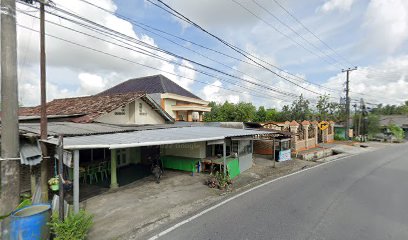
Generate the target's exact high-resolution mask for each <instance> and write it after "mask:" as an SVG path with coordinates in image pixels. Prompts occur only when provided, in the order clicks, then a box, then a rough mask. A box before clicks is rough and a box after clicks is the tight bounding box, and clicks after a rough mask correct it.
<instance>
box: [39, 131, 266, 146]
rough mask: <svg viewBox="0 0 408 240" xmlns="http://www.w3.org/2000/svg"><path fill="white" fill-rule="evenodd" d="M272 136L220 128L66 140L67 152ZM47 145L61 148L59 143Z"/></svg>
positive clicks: (257, 132)
mask: <svg viewBox="0 0 408 240" xmlns="http://www.w3.org/2000/svg"><path fill="white" fill-rule="evenodd" d="M258 134H270V132H266V131H257V130H244V129H234V128H220V127H183V128H168V129H156V130H149V131H136V132H126V133H115V134H103V135H93V136H81V137H67V138H64V148H65V149H91V148H110V149H119V148H128V147H140V146H153V145H165V144H176V143H193V142H202V141H211V140H220V139H224V138H226V137H238V136H251V135H258ZM47 142H49V143H52V144H57V142H58V139H51V140H48V141H47Z"/></svg>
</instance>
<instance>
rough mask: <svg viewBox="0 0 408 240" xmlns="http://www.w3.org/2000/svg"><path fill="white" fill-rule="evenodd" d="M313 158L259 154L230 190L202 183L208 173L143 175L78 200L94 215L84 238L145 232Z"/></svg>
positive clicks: (126, 236)
mask: <svg viewBox="0 0 408 240" xmlns="http://www.w3.org/2000/svg"><path fill="white" fill-rule="evenodd" d="M312 165H316V163H314V162H307V161H302V160H291V161H286V162H282V163H276V167H275V168H273V167H272V166H273V162H272V161H271V160H270V159H267V158H264V157H262V156H257V157H255V159H254V165H253V167H252V168H251V169H250V170H248V171H245V172H244V173H242V174H240V175H239V176H238V177H236V178H235V179H234V181H233V182H234V183H233V188H232V190H230V192H224V191H220V190H217V189H211V188H209V187H207V186H206V185H204V182H205V180H206V179H207V178H208V174H204V173H200V174H194V176H191V173H185V172H179V171H166V172H165V174H164V176H163V179H162V181H161V183H160V184H156V183H155V182H154V179H153V177H147V178H145V179H142V180H139V181H137V182H135V183H133V184H130V185H127V186H124V187H122V188H119V189H117V190H114V191H110V192H107V193H103V194H101V195H98V196H96V197H93V198H90V199H88V200H86V201H84V202H82V206H83V207H84V208H85V209H86V210H87V211H88V212H90V213H91V214H93V215H94V226H93V227H92V229H91V231H90V232H89V236H88V239H101V240H104V239H140V237H141V236H143V235H144V234H146V233H147V232H149V231H151V230H153V229H155V228H157V227H159V226H160V225H162V224H165V223H167V222H169V221H171V220H174V219H177V218H179V217H182V216H185V215H187V214H189V213H192V212H194V211H197V210H199V209H201V208H203V207H205V206H208V205H211V204H212V203H215V202H217V201H219V200H221V199H223V198H225V197H227V196H229V195H230V194H233V193H234V192H236V191H239V190H240V189H241V188H244V187H246V186H249V184H255V183H257V182H259V181H263V180H265V178H268V179H270V178H275V177H279V176H283V175H286V174H288V173H291V172H294V171H298V170H300V169H302V168H304V166H312Z"/></svg>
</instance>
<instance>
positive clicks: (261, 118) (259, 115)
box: [254, 106, 267, 122]
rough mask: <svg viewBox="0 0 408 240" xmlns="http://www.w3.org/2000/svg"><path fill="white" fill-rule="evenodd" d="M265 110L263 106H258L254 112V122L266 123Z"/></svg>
mask: <svg viewBox="0 0 408 240" xmlns="http://www.w3.org/2000/svg"><path fill="white" fill-rule="evenodd" d="M266 114H267V112H266V110H265V107H264V106H260V107H259V108H258V111H256V114H255V118H254V122H266Z"/></svg>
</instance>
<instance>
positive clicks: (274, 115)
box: [265, 108, 279, 122]
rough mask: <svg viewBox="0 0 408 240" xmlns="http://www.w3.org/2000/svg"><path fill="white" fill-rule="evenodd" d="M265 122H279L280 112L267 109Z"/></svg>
mask: <svg viewBox="0 0 408 240" xmlns="http://www.w3.org/2000/svg"><path fill="white" fill-rule="evenodd" d="M265 121H275V122H277V121H279V112H278V111H276V109H274V108H270V109H267V110H266V116H265Z"/></svg>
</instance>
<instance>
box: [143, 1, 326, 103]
mask: <svg viewBox="0 0 408 240" xmlns="http://www.w3.org/2000/svg"><path fill="white" fill-rule="evenodd" d="M147 1H148V2H150V3H151V4H153V5H155V6H157V7H159V8H161V9H163V10H164V11H166V12H168V13H170V14H171V15H173V16H175V17H177V18H179V19H181V20H183V21H185V22H187V23H189V24H191V25H193V26H194V27H196V28H198V29H200V30H201V31H203V32H205V33H207V34H208V35H210V36H211V37H213V38H215V39H217V40H218V41H220V42H221V43H223V44H224V45H226V46H228V47H229V48H231V49H232V50H234V51H235V52H237V53H239V54H240V55H242V56H244V57H245V58H247V59H248V60H250V61H252V62H253V63H255V64H257V65H259V66H260V67H262V68H263V69H265V70H267V71H269V72H271V73H273V74H275V75H276V76H278V77H280V78H282V79H284V80H286V81H288V82H290V83H292V84H294V85H296V86H298V87H300V88H303V89H305V90H307V91H309V92H312V93H314V94H317V95H321V94H320V93H317V92H315V91H313V90H310V89H308V88H305V87H304V86H301V85H299V84H297V83H295V82H293V81H292V80H290V79H288V78H285V77H283V76H281V75H280V74H278V73H277V72H275V71H272V70H271V69H270V68H268V67H266V66H265V65H263V64H261V63H259V62H258V61H260V62H264V63H265V62H266V61H264V60H261V59H259V58H257V57H255V56H253V55H252V54H250V53H248V52H246V51H245V50H242V49H240V48H239V47H237V46H234V45H232V44H231V43H229V42H227V41H225V40H223V39H221V38H220V37H218V36H216V35H214V34H212V33H210V32H209V31H207V30H205V29H204V28H202V27H201V26H199V25H198V24H196V23H194V22H193V21H191V20H190V19H189V18H187V17H186V16H184V15H183V14H181V13H180V12H178V11H177V10H175V9H173V8H172V7H170V6H169V5H167V4H166V3H164V2H163V1H161V0H157V1H158V2H160V3H161V4H163V5H164V6H165V7H166V8H168V9H170V10H168V9H166V8H164V7H162V6H160V5H158V4H156V3H153V2H152V1H151V0H147ZM255 60H258V61H255Z"/></svg>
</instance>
